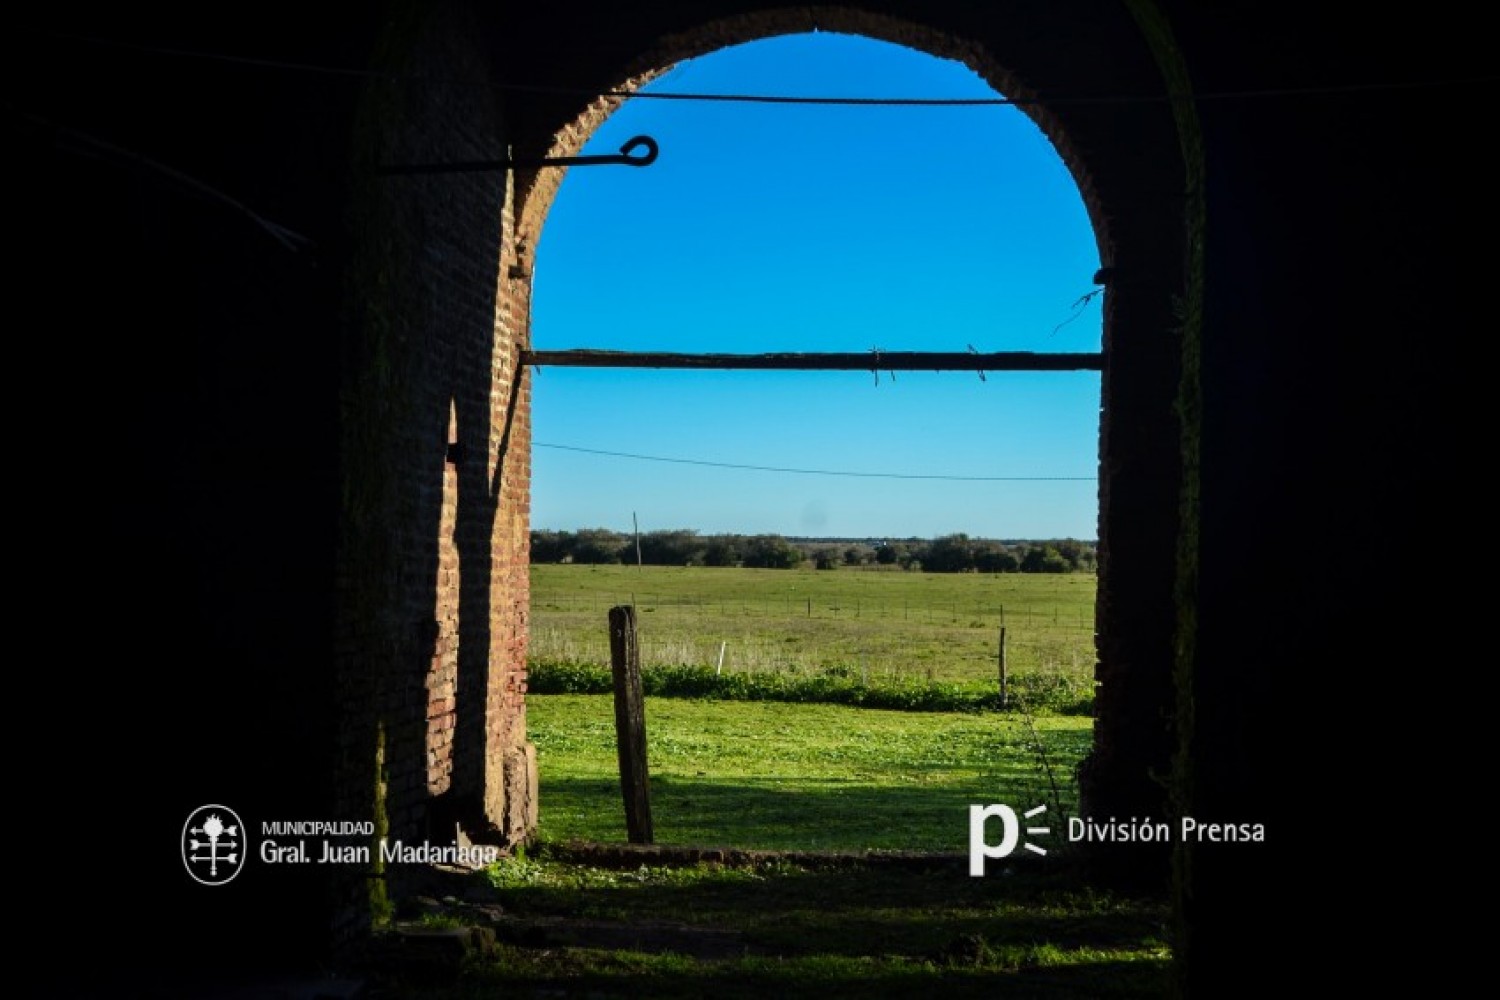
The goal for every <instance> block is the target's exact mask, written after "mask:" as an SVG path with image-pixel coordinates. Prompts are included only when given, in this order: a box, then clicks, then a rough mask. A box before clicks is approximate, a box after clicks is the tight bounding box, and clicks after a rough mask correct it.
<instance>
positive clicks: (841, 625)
mask: <svg viewBox="0 0 1500 1000" xmlns="http://www.w3.org/2000/svg"><path fill="white" fill-rule="evenodd" d="M1096 580H1097V578H1096V577H1095V575H1094V574H1092V573H1064V574H1029V573H1027V574H1023V573H1005V574H998V575H981V574H974V573H960V574H949V573H910V572H902V571H900V570H883V569H882V570H874V569H839V570H822V571H819V570H813V569H799V570H770V569H739V568H717V567H663V566H646V567H644V568H642V569H639V570H638V569H636V568H635V567H631V566H574V565H536V566H532V567H531V588H532V590H531V613H532V618H531V661H532V662H533V663H548V664H590V663H592V664H600V665H603V664H607V663H608V662H609V641H608V634H607V630H606V627H605V622H606V616H607V614H608V611H609V609H610V608H611V607H612V606H614V605H616V604H634V605H635V606H636V609H637V612H638V619H639V622H640V630H641V655H642V663H643V664H644V665H645V666H646V668H648V669H649V668H650V667H651V666H652V665H656V664H675V665H690V666H702V665H709V666H716V665H717V664H718V661H719V652H720V648H721V644H722V648H723V650H724V662H723V669H724V670H725V671H751V672H755V671H782V672H789V673H800V674H817V673H821V672H827V671H830V670H831V671H836V672H838V673H840V674H841V675H843V676H850V675H854V676H859V677H860V678H861V679H862V680H867V681H868V682H870V683H883V682H884V683H890V682H897V683H910V682H919V681H941V682H968V681H990V680H993V679H994V678H995V676H996V671H997V663H996V661H997V654H998V647H999V633H1000V628H1001V626H1002V625H1003V626H1004V627H1005V629H1006V648H1007V658H1008V664H1009V669H1010V672H1011V674H1012V675H1016V674H1023V673H1042V674H1055V675H1064V676H1066V677H1068V678H1070V679H1071V680H1073V681H1075V682H1076V683H1077V684H1079V685H1080V686H1083V687H1085V688H1086V687H1087V686H1088V685H1089V684H1090V683H1091V681H1092V677H1093V663H1094V593H1095V584H1096Z"/></svg>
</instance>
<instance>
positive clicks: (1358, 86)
mask: <svg viewBox="0 0 1500 1000" xmlns="http://www.w3.org/2000/svg"><path fill="white" fill-rule="evenodd" d="M41 33H42V34H45V35H48V36H50V37H53V38H57V39H63V40H67V41H75V42H85V43H88V44H91V45H102V46H107V47H111V48H119V49H128V50H133V51H136V52H144V53H148V54H152V55H165V56H174V57H178V58H186V59H203V60H208V61H211V62H223V63H230V64H234V65H240V66H250V67H255V68H259V69H275V70H285V71H289V72H296V73H312V74H318V75H323V76H339V77H346V78H350V77H352V78H364V79H382V80H416V79H420V77H417V76H411V75H397V74H389V73H381V72H379V71H377V70H369V69H354V68H350V67H344V66H325V65H319V64H316V63H303V62H290V61H285V60H279V59H268V58H261V57H257V56H238V55H232V54H230V53H223V52H206V51H202V50H197V49H183V48H173V47H169V46H162V45H147V44H144V43H141V42H128V41H124V40H122V39H113V38H101V37H97V36H91V35H77V34H72V33H68V32H60V31H43V32H41ZM1497 83H1500V74H1490V75H1487V76H1476V77H1450V78H1447V79H1440V80H1406V81H1374V82H1369V81H1366V82H1357V83H1336V84H1322V85H1314V86H1305V87H1263V88H1257V89H1251V90H1220V91H1203V92H1197V93H1193V94H1080V95H1074V96H1068V95H1054V96H1051V97H858V96H850V97H837V96H833V97H829V96H823V97H817V96H807V97H797V96H790V95H781V94H714V93H685V92H671V91H668V92H658V91H641V90H596V89H593V88H589V87H567V86H556V85H549V84H535V83H490V82H477V81H476V82H474V83H472V84H470V86H473V87H484V88H488V89H493V90H499V91H509V92H515V93H532V94H559V95H572V96H579V97H587V98H590V99H594V98H599V97H618V98H628V99H631V100H651V101H698V102H708V103H720V104H786V105H822V106H834V107H839V106H842V107H917V108H934V107H1026V106H1031V105H1063V104H1069V105H1077V104H1101V105H1106V104H1165V103H1170V102H1173V101H1187V100H1191V101H1225V100H1237V99H1269V98H1287V97H1318V96H1328V95H1338V94H1364V93H1381V92H1394V91H1402V90H1427V89H1432V88H1443V87H1486V86H1493V85H1495V84H1497Z"/></svg>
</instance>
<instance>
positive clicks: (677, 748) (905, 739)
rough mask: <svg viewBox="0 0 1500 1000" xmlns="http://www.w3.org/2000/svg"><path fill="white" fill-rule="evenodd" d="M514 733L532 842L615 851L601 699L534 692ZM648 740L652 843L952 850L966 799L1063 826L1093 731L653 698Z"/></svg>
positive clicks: (1057, 722)
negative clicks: (1045, 810) (605, 845)
mask: <svg viewBox="0 0 1500 1000" xmlns="http://www.w3.org/2000/svg"><path fill="white" fill-rule="evenodd" d="M527 725H528V731H529V735H530V737H531V740H532V741H533V742H534V743H535V744H536V747H537V764H538V769H539V771H540V773H541V830H540V837H541V839H543V840H545V841H552V842H562V841H570V840H585V841H602V842H616V843H619V842H623V841H624V840H625V820H624V812H623V805H622V803H621V798H620V778H619V765H618V763H617V758H616V750H615V724H614V708H613V701H612V699H611V698H610V696H608V695H538V696H533V697H531V698H528V699H527ZM646 733H647V753H648V756H649V760H650V768H651V793H652V796H651V800H652V805H651V810H652V818H653V820H654V822H655V827H656V840H657V842H658V843H663V844H691V845H700V846H732V847H740V848H765V849H780V850H847V851H858V850H865V849H883V850H921V851H946V852H962V851H965V850H967V837H968V812H967V810H968V806H969V805H970V804H972V803H989V802H1008V803H1014V804H1016V805H1024V806H1026V807H1030V806H1032V805H1037V804H1047V805H1048V806H1049V809H1050V812H1051V814H1052V815H1053V816H1054V817H1057V819H1056V821H1055V822H1056V825H1057V826H1058V827H1059V828H1060V827H1061V824H1062V819H1061V815H1062V814H1064V813H1067V812H1072V811H1074V809H1075V807H1076V798H1077V796H1076V784H1075V782H1074V779H1073V770H1074V768H1075V767H1076V766H1077V764H1078V762H1079V760H1081V759H1082V757H1083V755H1084V754H1085V753H1087V752H1088V749H1089V746H1090V741H1091V739H1092V724H1091V721H1090V720H1089V719H1082V718H1076V717H1067V716H1043V717H1040V718H1037V719H1035V720H1032V721H1030V722H1028V721H1027V720H1026V719H1024V718H1021V717H1018V716H1016V715H1013V714H1005V715H1002V714H998V713H979V714H968V713H948V712H922V713H912V712H888V711H880V710H875V709H863V708H848V707H844V706H839V705H798V704H782V703H768V702H742V701H692V700H683V699H676V698H656V699H647V704H646ZM1039 741H1040V750H1039V746H1038V743H1039ZM1044 756H1045V763H1044V760H1043V758H1044ZM1049 767H1050V770H1051V776H1050V778H1049V775H1048V768H1049ZM1054 783H1055V785H1056V789H1055V790H1054V788H1053V785H1054Z"/></svg>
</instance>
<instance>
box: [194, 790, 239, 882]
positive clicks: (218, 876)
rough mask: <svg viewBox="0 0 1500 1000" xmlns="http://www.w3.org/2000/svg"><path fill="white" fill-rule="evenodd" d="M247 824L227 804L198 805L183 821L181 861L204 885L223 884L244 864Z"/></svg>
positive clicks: (196, 879)
mask: <svg viewBox="0 0 1500 1000" xmlns="http://www.w3.org/2000/svg"><path fill="white" fill-rule="evenodd" d="M243 826H244V824H243V823H241V822H240V818H239V816H238V815H236V813H235V811H234V810H233V809H230V808H229V807H228V806H216V805H209V806H199V807H198V808H197V809H195V810H193V813H192V815H190V816H189V817H188V818H187V822H186V823H184V824H182V863H183V864H184V865H186V866H187V870H188V874H189V875H191V876H193V879H194V880H195V881H198V882H202V883H203V884H204V885H223V884H224V883H225V882H228V881H229V880H230V879H232V878H234V877H235V876H236V875H238V874H239V873H240V869H241V868H243V867H245V834H244V830H243V829H242V828H243Z"/></svg>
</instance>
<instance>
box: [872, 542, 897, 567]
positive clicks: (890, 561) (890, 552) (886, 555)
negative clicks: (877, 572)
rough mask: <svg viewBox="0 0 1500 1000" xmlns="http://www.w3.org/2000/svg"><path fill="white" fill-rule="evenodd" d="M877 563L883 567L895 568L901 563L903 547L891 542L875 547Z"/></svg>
mask: <svg viewBox="0 0 1500 1000" xmlns="http://www.w3.org/2000/svg"><path fill="white" fill-rule="evenodd" d="M875 561H876V562H878V563H879V564H880V565H882V566H894V565H896V564H897V563H899V562H900V561H901V547H900V546H899V545H896V544H893V543H891V542H881V543H880V544H879V545H877V546H876V547H875Z"/></svg>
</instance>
